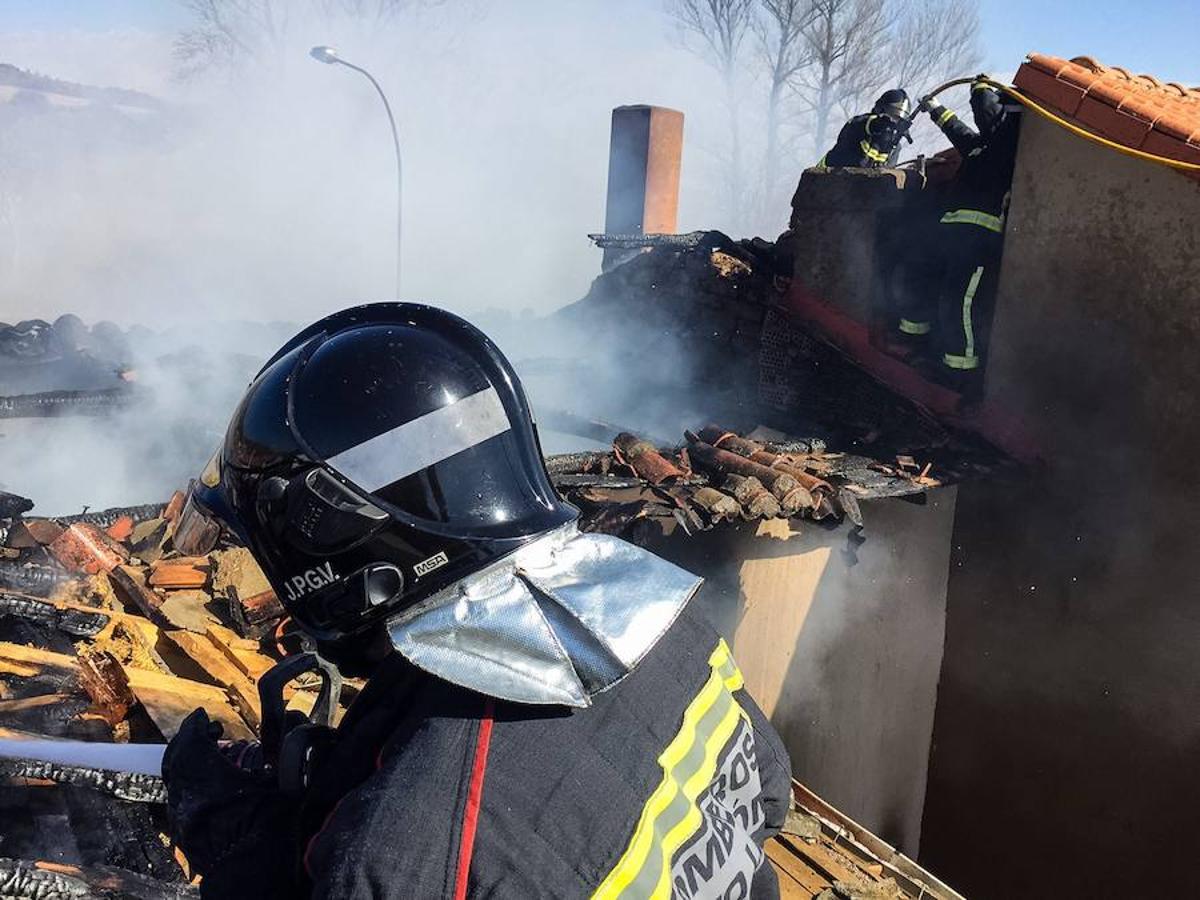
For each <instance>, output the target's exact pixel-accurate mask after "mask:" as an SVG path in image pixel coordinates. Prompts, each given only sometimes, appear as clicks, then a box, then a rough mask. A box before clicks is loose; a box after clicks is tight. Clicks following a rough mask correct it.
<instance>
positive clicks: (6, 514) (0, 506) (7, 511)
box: [0, 491, 33, 519]
mask: <svg viewBox="0 0 1200 900" xmlns="http://www.w3.org/2000/svg"><path fill="white" fill-rule="evenodd" d="M31 509H33V501H32V500H30V499H29V498H28V497H22V496H21V495H19V494H10V493H8V491H0V519H12V518H14V517H16V516H19V515H21V513H27V512H29V510H31Z"/></svg>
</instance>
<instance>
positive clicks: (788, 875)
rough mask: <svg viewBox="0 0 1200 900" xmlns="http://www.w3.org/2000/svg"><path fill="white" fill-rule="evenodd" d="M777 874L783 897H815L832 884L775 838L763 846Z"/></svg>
mask: <svg viewBox="0 0 1200 900" xmlns="http://www.w3.org/2000/svg"><path fill="white" fill-rule="evenodd" d="M763 849H764V850H765V851H766V853H767V858H768V859H769V860H771V864H772V865H773V866H774V867H775V871H776V872H777V873H778V874H779V890H780V893H781V894H782V895H783V896H784V897H804V898H808V897H815V896H817V894H819V893H821V891H823V890H825V889H826V888H830V887H833V884H832V883H831V882H830V881H829V880H828V879H826V878H823V877H822V876H821V874H820V873H819V872H817V871H816V870H815V869H813V868H811V867H810V866H807V865H805V863H804V860H802V859H801V858H800V857H798V856H796V855H795V854H794V853H793V852H792V851H791V849H790V848H789V847H787V846H785V845H784V844H781V843H780V842H779V841H777V840H770V841H767V843H766V846H765V847H764V848H763Z"/></svg>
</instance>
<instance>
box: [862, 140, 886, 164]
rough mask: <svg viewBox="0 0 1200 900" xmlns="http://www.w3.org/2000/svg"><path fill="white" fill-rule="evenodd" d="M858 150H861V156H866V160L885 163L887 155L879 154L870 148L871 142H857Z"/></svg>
mask: <svg viewBox="0 0 1200 900" xmlns="http://www.w3.org/2000/svg"><path fill="white" fill-rule="evenodd" d="M858 148H859V149H860V150H862V152H863V155H864V156H866V157H867V159H873V160H875V162H878V163H885V162H887V159H888V155H887V154H886V153H880V152H879V151H878V150H876V149H875V148H874V147H872V146H871V142H870V141H868V140H866V139H865V138H864V139H863V140H861V141H859V142H858Z"/></svg>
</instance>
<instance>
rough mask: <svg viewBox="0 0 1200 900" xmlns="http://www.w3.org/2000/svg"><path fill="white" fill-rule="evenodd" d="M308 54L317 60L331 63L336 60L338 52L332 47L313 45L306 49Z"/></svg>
mask: <svg viewBox="0 0 1200 900" xmlns="http://www.w3.org/2000/svg"><path fill="white" fill-rule="evenodd" d="M308 55H309V56H311V57H312V58H313V59H315V60H317V61H318V62H323V63H325V64H327V65H333V64H334V63H335V62H338V61H339V60H338V54H337V51H336V50H335V49H333V48H332V47H324V46H322V47H313V48H312V49H311V50H309V51H308Z"/></svg>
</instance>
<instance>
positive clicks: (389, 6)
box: [174, 0, 422, 76]
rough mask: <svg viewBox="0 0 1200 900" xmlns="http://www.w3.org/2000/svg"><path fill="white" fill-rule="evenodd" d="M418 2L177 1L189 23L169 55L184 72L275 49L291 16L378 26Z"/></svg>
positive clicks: (191, 71)
mask: <svg viewBox="0 0 1200 900" xmlns="http://www.w3.org/2000/svg"><path fill="white" fill-rule="evenodd" d="M421 2H422V0H182V3H183V6H184V8H185V9H187V10H188V12H190V13H191V16H192V25H191V26H190V27H189V28H186V29H184V30H183V31H181V32H180V34H179V36H178V37H177V38H176V40H175V47H174V53H175V58H176V61H177V62H178V64H179V66H180V73H181V74H183V75H185V76H186V75H190V74H195V73H196V72H199V71H201V70H203V69H207V68H210V67H212V66H220V65H228V64H231V63H236V62H237V61H238V60H240V59H244V58H249V57H254V56H258V55H261V54H262V53H263V52H264V51H269V50H272V49H278V48H279V47H280V45H281V44H282V42H283V40H284V39H285V38H286V36H287V34H288V28H289V25H290V24H291V22H292V20H293V19H295V18H312V17H315V18H316V19H317V20H318V21H324V22H326V23H328V22H332V21H333V20H335V19H337V18H339V17H345V18H353V19H359V20H365V21H371V20H374V22H375V23H376V24H380V25H382V24H383V23H385V22H386V21H388V20H389V19H392V18H394V17H395V16H397V15H398V14H399V13H401V12H403V11H404V10H405V9H407V8H409V7H411V6H415V5H418V4H419V3H421Z"/></svg>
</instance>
